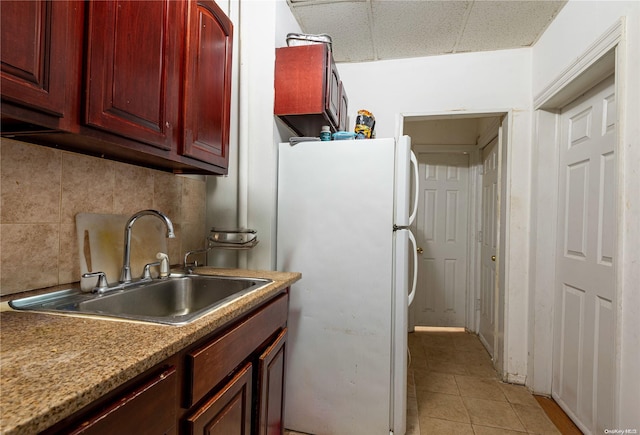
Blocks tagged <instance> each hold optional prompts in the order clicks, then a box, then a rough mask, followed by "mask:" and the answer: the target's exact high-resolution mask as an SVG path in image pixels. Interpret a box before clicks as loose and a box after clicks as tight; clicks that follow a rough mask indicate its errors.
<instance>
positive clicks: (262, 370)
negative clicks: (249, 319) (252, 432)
mask: <svg viewBox="0 0 640 435" xmlns="http://www.w3.org/2000/svg"><path fill="white" fill-rule="evenodd" d="M286 343H287V329H286V328H285V329H284V330H283V331H282V332H281V333H280V335H278V337H277V338H276V339H275V340H274V341H273V344H271V346H269V347H268V348H267V349H266V350H265V351H264V353H263V354H262V355H261V356H260V359H259V363H258V382H257V385H258V391H257V393H256V399H257V400H259V401H260V403H259V406H258V409H257V414H258V415H257V419H256V427H257V430H256V432H257V433H258V434H259V435H280V434H282V433H283V431H284V427H283V421H282V410H283V409H284V373H285V361H284V359H285V350H286Z"/></svg>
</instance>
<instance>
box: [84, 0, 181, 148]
mask: <svg viewBox="0 0 640 435" xmlns="http://www.w3.org/2000/svg"><path fill="white" fill-rule="evenodd" d="M182 8H183V2H176V1H167V0H165V1H94V2H89V3H88V14H87V36H88V38H87V60H86V64H87V92H86V94H85V105H86V114H85V121H86V124H87V125H90V126H92V127H96V128H100V129H103V130H105V131H107V132H109V133H115V134H118V135H121V136H124V137H126V138H129V139H134V140H137V141H140V142H144V143H147V144H149V145H152V146H155V147H158V148H161V149H164V150H170V149H171V148H172V146H175V144H176V143H177V136H176V134H177V131H178V129H179V117H178V113H179V110H178V107H177V103H178V102H179V93H180V62H179V59H181V49H182V47H181V43H180V41H181V39H180V36H181V34H183V33H184V30H183V27H182V26H183V25H184V23H183V20H181V19H180V17H181V16H184V11H183V10H182Z"/></svg>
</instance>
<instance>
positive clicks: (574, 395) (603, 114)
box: [552, 76, 617, 433]
mask: <svg viewBox="0 0 640 435" xmlns="http://www.w3.org/2000/svg"><path fill="white" fill-rule="evenodd" d="M616 122H617V117H616V102H615V93H614V78H613V76H611V77H610V78H608V79H606V80H604V81H603V82H601V83H600V84H598V85H596V86H595V87H594V88H593V89H591V90H590V91H589V92H587V93H586V94H585V95H583V96H582V97H580V98H578V99H577V100H576V101H574V102H573V103H570V104H569V105H568V106H567V107H565V108H564V109H563V110H562V113H561V115H560V126H561V127H560V128H561V131H560V134H561V136H560V137H561V139H560V155H559V162H560V172H559V174H560V175H559V183H558V185H559V192H558V239H557V240H558V242H557V251H556V297H555V308H554V312H555V313H556V314H555V324H554V355H553V384H552V394H553V397H554V399H555V400H556V401H557V402H558V403H559V404H560V406H561V407H563V408H564V409H565V411H566V412H567V414H569V415H570V416H572V418H573V419H574V421H575V422H576V424H578V426H580V427H581V429H582V430H583V431H585V432H587V433H589V432H593V433H604V430H605V429H606V428H613V427H615V418H614V415H615V414H614V402H615V400H614V388H615V387H614V386H615V384H616V366H615V359H614V358H615V346H616V339H615V337H616V327H615V326H616V324H615V313H616V310H615V306H616V301H615V269H614V264H615V258H614V254H615V252H616V199H615V198H616V195H617V189H616V157H615V152H616V150H615V149H616Z"/></svg>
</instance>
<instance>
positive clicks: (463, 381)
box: [407, 329, 560, 435]
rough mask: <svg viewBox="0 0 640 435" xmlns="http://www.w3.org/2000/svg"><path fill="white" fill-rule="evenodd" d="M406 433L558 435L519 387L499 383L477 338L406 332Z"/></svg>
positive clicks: (456, 333) (452, 333)
mask: <svg viewBox="0 0 640 435" xmlns="http://www.w3.org/2000/svg"><path fill="white" fill-rule="evenodd" d="M409 351H410V355H411V362H410V365H409V373H408V380H407V390H408V400H407V435H425V434H440V433H452V434H460V435H463V434H475V435H485V434H491V435H501V434H521V433H535V434H559V433H560V432H559V431H558V430H557V429H556V427H555V425H554V424H553V423H552V422H551V420H549V418H548V417H547V415H546V414H545V412H544V411H543V410H542V408H541V407H540V405H538V402H537V401H536V400H535V398H534V397H533V395H531V393H530V392H529V391H528V390H527V389H526V388H525V387H523V386H519V385H511V384H506V383H503V382H501V381H500V380H499V379H498V376H497V373H496V372H495V370H494V369H493V366H492V364H491V358H490V356H489V354H488V353H487V351H486V350H485V349H484V347H483V346H482V344H481V343H480V340H479V339H478V337H477V336H476V335H474V334H469V333H466V332H464V331H462V330H459V331H450V330H447V331H445V330H437V329H436V330H428V331H416V332H413V333H410V334H409Z"/></svg>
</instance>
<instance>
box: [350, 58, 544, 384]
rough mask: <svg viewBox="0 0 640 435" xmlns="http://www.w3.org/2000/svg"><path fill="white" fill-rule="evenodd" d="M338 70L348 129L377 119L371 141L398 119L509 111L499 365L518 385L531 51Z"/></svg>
mask: <svg viewBox="0 0 640 435" xmlns="http://www.w3.org/2000/svg"><path fill="white" fill-rule="evenodd" d="M338 70H339V72H340V77H341V79H342V81H343V82H344V84H345V88H346V91H347V95H348V96H349V112H350V116H349V118H350V125H351V124H352V123H353V120H355V116H356V113H357V111H358V110H359V109H367V110H370V111H371V112H373V114H374V115H375V117H376V136H377V137H390V136H391V137H392V136H395V135H396V132H397V131H398V130H397V127H398V125H397V120H398V115H399V114H404V115H412V114H413V115H428V114H436V113H437V114H468V113H474V112H481V113H486V112H490V111H495V112H507V111H511V113H512V117H511V121H512V122H513V124H512V125H511V126H510V141H509V142H510V149H509V158H510V160H509V167H508V171H507V172H508V174H507V176H509V179H508V190H509V191H510V202H509V204H508V209H507V210H508V215H509V216H508V228H507V233H508V238H509V240H510V250H508V252H506V253H505V259H506V261H507V264H506V267H507V273H506V275H507V277H506V297H507V300H508V311H507V312H506V313H505V323H506V328H505V342H506V349H505V361H504V367H505V371H506V374H507V377H508V378H509V379H510V380H512V381H516V382H523V381H524V378H525V375H526V373H527V327H528V325H527V312H528V308H527V294H528V258H529V251H528V244H529V234H528V230H529V226H528V223H529V204H530V161H531V159H530V156H531V101H532V98H531V50H530V49H518V50H502V51H493V52H482V53H464V54H451V55H444V56H433V57H424V58H415V59H401V60H390V61H379V62H366V63H341V64H338ZM511 174H513V175H512V176H511Z"/></svg>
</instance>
